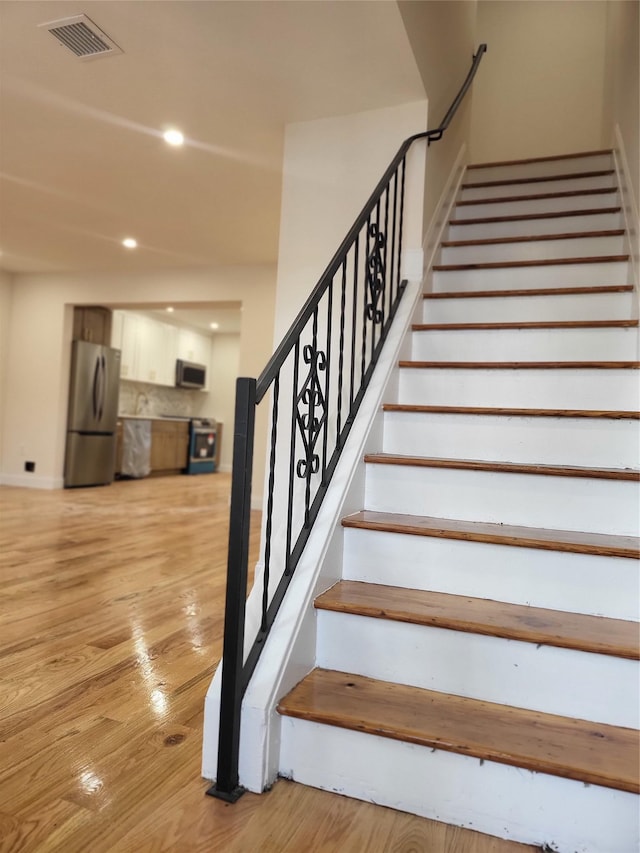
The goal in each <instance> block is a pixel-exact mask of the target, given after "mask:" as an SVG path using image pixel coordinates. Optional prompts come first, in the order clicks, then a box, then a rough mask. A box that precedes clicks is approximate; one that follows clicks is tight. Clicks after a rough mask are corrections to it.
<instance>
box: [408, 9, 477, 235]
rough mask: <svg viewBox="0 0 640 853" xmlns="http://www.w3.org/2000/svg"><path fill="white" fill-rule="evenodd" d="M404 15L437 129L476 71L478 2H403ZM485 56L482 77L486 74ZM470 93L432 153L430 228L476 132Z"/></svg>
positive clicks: (427, 194) (426, 219)
mask: <svg viewBox="0 0 640 853" xmlns="http://www.w3.org/2000/svg"><path fill="white" fill-rule="evenodd" d="M398 6H399V8H400V14H401V15H402V19H403V21H404V25H405V27H406V30H407V35H408V37H409V41H410V42H411V48H412V50H413V53H414V56H415V58H416V62H417V65H418V69H419V70H420V75H421V77H422V82H423V84H424V87H425V91H426V93H427V98H428V99H429V127H430V128H435V127H438V125H439V124H440V122H441V121H442V119H443V118H444V116H445V115H446V113H447V110H448V109H449V107H450V105H451V103H452V101H453V99H454V98H455V96H456V94H457V93H458V91H459V89H460V87H461V86H462V84H463V82H464V79H465V77H466V76H467V74H468V72H469V69H470V67H471V61H472V57H473V54H474V53H475V50H476V48H477V46H478V44H479V41H480V40H476V13H477V2H476V0H457V2H455V3H441V2H426V3H422V2H420V3H417V2H414V0H409V2H407V0H401V2H399V3H398ZM486 64H487V57H486V55H485V56H484V58H483V59H482V63H481V65H480V70H479V71H478V76H482V75H483V74H484V73H485V70H486V69H485V65H486ZM475 85H476V84H475V83H474V87H473V88H472V89H471V90H470V91H469V92H468V93H467V95H466V97H465V100H464V101H463V103H462V105H461V106H460V108H459V110H458V112H457V113H456V116H455V118H454V119H453V121H452V122H451V124H450V125H449V128H448V129H447V132H446V133H445V135H444V136H443V138H442V139H441V140H440V141H438V142H434V143H432V145H431V146H430V147H429V149H428V151H427V166H426V173H425V185H424V211H423V225H424V229H425V230H427V229H428V228H429V226H430V224H431V222H432V218H433V215H434V212H435V210H436V207H437V205H438V201H439V199H440V197H441V195H442V192H443V190H444V188H445V184H446V183H447V180H448V178H449V176H450V174H451V171H452V169H453V167H454V164H455V162H456V160H457V158H458V155H459V154H460V151H461V149H462V148H463V146H465V145H466V144H467V143H468V140H469V134H470V131H471V102H472V98H473V92H474V89H475Z"/></svg>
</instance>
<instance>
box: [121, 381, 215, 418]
mask: <svg viewBox="0 0 640 853" xmlns="http://www.w3.org/2000/svg"><path fill="white" fill-rule="evenodd" d="M209 400H210V395H209V394H208V393H207V392H206V391H190V390H188V389H186V388H169V387H168V386H164V385H150V384H148V383H146V382H131V381H128V380H126V379H123V380H121V381H120V397H119V401H118V414H119V415H149V416H150V417H153V416H160V415H180V416H186V417H194V416H198V415H201V416H203V417H206V416H207V415H208V416H210V417H212V416H213V413H212V412H209V411H207V406H208V404H209Z"/></svg>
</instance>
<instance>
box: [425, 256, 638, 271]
mask: <svg viewBox="0 0 640 853" xmlns="http://www.w3.org/2000/svg"><path fill="white" fill-rule="evenodd" d="M628 260H629V255H594V256H588V257H578V258H543V259H536V260H533V261H483V262H480V263H467V264H434V265H433V267H432V269H433V271H434V272H453V271H461V270H462V271H463V270H496V269H519V268H521V267H557V266H568V265H571V264H607V263H620V262H623V261H624V262H626V261H628Z"/></svg>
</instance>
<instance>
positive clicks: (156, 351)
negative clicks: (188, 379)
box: [111, 311, 211, 386]
mask: <svg viewBox="0 0 640 853" xmlns="http://www.w3.org/2000/svg"><path fill="white" fill-rule="evenodd" d="M111 345H112V346H114V347H117V349H119V350H120V351H121V352H122V357H121V361H120V377H121V378H122V379H131V380H134V381H137V382H149V383H151V384H155V385H168V386H174V385H175V378H176V359H178V358H181V359H183V360H184V361H193V362H196V363H197V364H204V365H206V367H207V373H208V372H209V371H208V368H209V365H210V362H211V339H210V338H208V337H207V336H206V335H200V334H198V332H196V331H194V330H192V329H183V328H179V327H178V326H172V325H170V324H169V323H163V322H161V321H160V320H154V319H152V318H151V317H146V316H144V315H142V314H135V313H132V312H130V311H114V312H113V319H112V333H111ZM207 380H208V376H207ZM207 384H208V381H207Z"/></svg>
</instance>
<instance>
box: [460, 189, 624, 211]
mask: <svg viewBox="0 0 640 853" xmlns="http://www.w3.org/2000/svg"><path fill="white" fill-rule="evenodd" d="M617 192H618V189H617V187H603V188H602V189H591V190H563V191H562V192H555V193H534V194H529V195H510V196H501V197H500V198H478V199H470V200H469V201H457V202H456V203H455V207H468V206H469V205H472V204H507V203H509V202H512V201H541V200H546V199H552V198H574V197H578V196H585V195H606V194H607V193H617Z"/></svg>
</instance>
